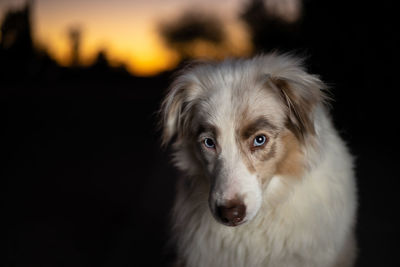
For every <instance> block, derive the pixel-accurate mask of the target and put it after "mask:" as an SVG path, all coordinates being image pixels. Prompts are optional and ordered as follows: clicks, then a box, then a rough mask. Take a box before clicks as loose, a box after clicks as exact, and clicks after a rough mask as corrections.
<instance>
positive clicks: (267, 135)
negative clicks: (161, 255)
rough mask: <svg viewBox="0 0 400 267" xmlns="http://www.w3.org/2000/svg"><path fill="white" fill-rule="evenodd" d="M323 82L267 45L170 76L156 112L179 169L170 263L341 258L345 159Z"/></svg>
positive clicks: (345, 253)
mask: <svg viewBox="0 0 400 267" xmlns="http://www.w3.org/2000/svg"><path fill="white" fill-rule="evenodd" d="M324 88H325V86H324V84H323V83H322V82H321V81H320V80H319V78H318V77H317V76H315V75H310V74H308V73H307V72H306V71H305V70H304V68H303V67H302V60H300V59H297V58H294V57H291V56H288V55H277V54H270V55H261V56H258V57H255V58H252V59H238V60H226V61H223V62H221V63H203V64H198V65H194V66H192V67H189V68H187V69H185V70H184V71H183V72H182V74H181V75H180V76H179V77H178V78H177V79H176V80H175V82H174V83H173V85H172V86H171V89H170V91H169V94H168V95H167V96H166V98H165V100H164V102H163V105H162V110H161V112H162V113H161V114H162V123H163V142H164V144H167V143H169V142H171V141H172V140H173V149H174V151H175V153H174V162H175V164H176V166H177V167H178V168H179V169H180V170H181V171H182V172H183V173H184V176H183V177H182V179H181V180H180V182H179V183H178V191H177V196H176V201H175V206H174V213H173V220H174V224H173V225H174V235H175V241H176V243H177V250H178V255H179V263H178V264H179V266H187V267H194V266H199V267H211V266H215V267H224V266H227V267H228V266H229V267H238V266H243V267H252V266H269V267H272V266H273V267H286V266H296V267H299V266H310V267H311V266H315V267H328V266H329V267H334V266H335V267H336V266H337V267H339V266H340V267H347V266H352V265H353V263H354V259H355V254H356V246H355V240H354V231H353V227H354V221H355V213H356V187H355V180H354V173H353V159H352V157H351V155H350V154H349V152H348V150H347V148H346V146H345V144H344V143H343V141H342V140H341V139H340V137H339V135H338V133H337V132H336V130H335V129H334V127H333V126H332V122H331V119H330V117H329V114H328V112H327V109H326V107H325V105H324V102H325V99H326V97H325V94H324V92H323V89H324ZM232 226H234V227H232Z"/></svg>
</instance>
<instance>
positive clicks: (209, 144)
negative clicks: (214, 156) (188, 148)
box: [204, 138, 215, 148]
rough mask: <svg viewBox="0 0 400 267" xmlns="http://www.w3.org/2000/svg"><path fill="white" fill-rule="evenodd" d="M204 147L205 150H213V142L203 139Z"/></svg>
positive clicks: (209, 139)
mask: <svg viewBox="0 0 400 267" xmlns="http://www.w3.org/2000/svg"><path fill="white" fill-rule="evenodd" d="M204 145H205V146H206V147H207V148H215V143H214V140H212V139H211V138H205V139H204Z"/></svg>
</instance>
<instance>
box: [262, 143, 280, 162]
mask: <svg viewBox="0 0 400 267" xmlns="http://www.w3.org/2000/svg"><path fill="white" fill-rule="evenodd" d="M275 156H276V143H273V144H272V145H271V148H270V149H269V150H267V151H265V153H264V154H263V155H262V158H261V160H262V161H266V160H269V159H271V158H273V157H275Z"/></svg>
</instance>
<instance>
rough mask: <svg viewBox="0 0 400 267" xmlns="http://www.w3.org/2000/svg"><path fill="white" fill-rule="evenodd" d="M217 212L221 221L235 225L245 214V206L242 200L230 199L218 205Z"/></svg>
mask: <svg viewBox="0 0 400 267" xmlns="http://www.w3.org/2000/svg"><path fill="white" fill-rule="evenodd" d="M217 212H218V216H219V218H220V219H221V221H222V222H223V223H225V224H227V225H229V226H236V225H238V224H240V222H241V221H243V218H244V217H245V215H246V206H245V205H244V204H243V203H242V202H238V201H230V202H228V203H226V204H225V205H223V206H218V207H217Z"/></svg>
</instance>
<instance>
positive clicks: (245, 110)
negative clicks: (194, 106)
mask: <svg viewBox="0 0 400 267" xmlns="http://www.w3.org/2000/svg"><path fill="white" fill-rule="evenodd" d="M221 77H222V79H221V80H215V79H214V82H209V84H208V85H207V88H206V90H205V95H204V96H203V97H202V98H201V101H200V107H201V108H200V116H202V117H203V118H202V119H203V120H205V121H207V122H208V123H209V124H212V125H215V126H217V127H224V126H223V125H228V124H230V126H227V127H231V128H232V125H235V128H238V127H239V128H240V127H241V125H242V124H246V123H248V122H250V121H252V120H256V119H257V118H259V117H264V118H267V119H268V120H270V122H271V124H274V125H276V126H278V127H281V126H282V125H283V123H284V118H285V114H284V105H282V101H281V100H280V99H279V97H278V96H277V95H276V93H274V92H273V91H272V90H271V89H270V88H268V87H266V86H265V85H264V84H262V83H261V82H260V81H261V79H254V78H253V79H250V78H249V77H247V79H244V78H241V79H240V78H234V77H232V75H227V77H223V76H221ZM209 81H213V80H212V79H209Z"/></svg>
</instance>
